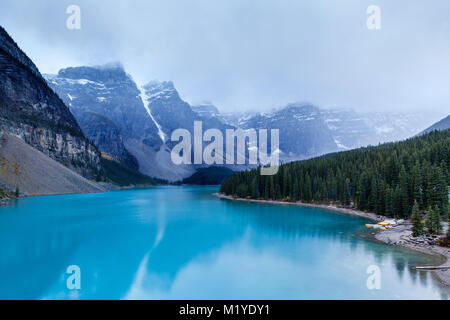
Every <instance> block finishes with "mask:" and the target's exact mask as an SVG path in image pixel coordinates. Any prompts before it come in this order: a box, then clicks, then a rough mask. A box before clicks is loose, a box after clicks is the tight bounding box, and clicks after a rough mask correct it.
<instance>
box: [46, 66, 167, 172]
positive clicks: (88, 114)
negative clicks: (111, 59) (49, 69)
mask: <svg viewBox="0 0 450 320" xmlns="http://www.w3.org/2000/svg"><path fill="white" fill-rule="evenodd" d="M44 76H45V78H46V80H47V82H48V84H49V85H50V86H51V87H52V88H53V89H54V90H55V91H56V92H57V93H58V95H59V96H60V97H61V99H63V100H64V101H65V103H66V104H67V105H68V106H69V108H70V110H71V111H72V113H73V114H74V116H75V117H76V119H77V121H78V123H79V124H80V126H81V128H82V130H83V133H84V134H85V135H86V136H87V137H88V138H89V140H90V141H92V142H94V144H95V145H96V146H98V147H99V149H100V150H101V151H102V152H105V153H108V154H109V155H110V156H112V157H114V158H115V159H117V160H119V161H120V162H121V163H122V164H124V165H126V166H127V167H128V168H130V169H133V170H137V169H138V168H139V167H140V165H139V164H138V160H140V161H139V162H142V161H144V159H139V158H138V159H137V160H136V158H135V156H134V155H133V154H132V153H131V152H130V151H129V149H128V148H127V145H135V144H139V145H141V144H142V145H145V147H146V148H149V149H151V150H153V152H157V151H158V150H159V148H160V147H161V145H162V141H161V139H160V137H159V136H158V128H157V127H156V125H155V123H154V122H153V121H152V119H151V118H150V117H149V115H148V113H147V111H146V110H145V108H144V105H143V103H142V99H141V96H140V95H141V91H140V90H139V89H138V88H137V86H136V84H135V82H134V81H133V80H132V78H131V77H130V76H129V75H128V74H126V73H125V71H124V70H123V68H122V67H121V66H120V65H105V66H99V67H73V68H66V69H61V70H60V71H59V73H58V74H57V75H44ZM144 173H146V174H149V172H144Z"/></svg>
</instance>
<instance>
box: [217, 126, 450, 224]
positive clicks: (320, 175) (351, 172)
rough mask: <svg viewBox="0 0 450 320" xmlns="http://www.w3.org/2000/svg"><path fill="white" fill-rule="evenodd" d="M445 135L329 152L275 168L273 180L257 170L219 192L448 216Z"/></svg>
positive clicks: (448, 139) (449, 159)
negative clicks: (434, 209)
mask: <svg viewBox="0 0 450 320" xmlns="http://www.w3.org/2000/svg"><path fill="white" fill-rule="evenodd" d="M449 165H450V130H445V131H433V132H431V133H428V134H426V135H423V136H420V137H415V138H411V139H408V140H405V141H402V142H397V143H388V144H383V145H379V146H376V147H366V148H360V149H356V150H351V151H347V152H340V153H333V154H329V155H326V156H321V157H318V158H314V159H310V160H305V161H298V162H292V163H288V164H283V165H281V166H280V170H279V171H278V173H277V174H276V175H274V176H261V175H260V173H259V170H260V169H254V170H251V171H244V172H241V173H239V174H236V175H234V176H232V177H231V178H229V179H228V180H226V181H225V182H224V183H223V184H222V186H221V189H220V191H221V192H222V193H224V194H227V195H233V196H237V197H240V198H252V199H266V200H269V199H271V200H285V201H302V202H315V203H330V202H335V203H337V204H340V205H343V206H354V207H356V208H357V209H359V210H368V211H371V212H375V213H377V214H381V215H386V216H396V217H408V216H409V215H410V214H411V209H412V206H413V204H414V200H417V202H418V203H419V206H420V208H421V209H426V208H428V207H430V206H432V207H434V206H438V208H439V209H440V212H441V216H447V215H448V187H447V186H448V185H450V167H449Z"/></svg>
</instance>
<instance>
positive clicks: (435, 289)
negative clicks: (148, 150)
mask: <svg viewBox="0 0 450 320" xmlns="http://www.w3.org/2000/svg"><path fill="white" fill-rule="evenodd" d="M217 189H218V188H217V187H154V188H146V189H134V190H124V191H114V192H109V193H101V194H82V195H64V196H44V197H33V198H26V199H21V200H17V201H15V202H14V203H13V205H11V206H7V207H1V208H0V256H1V260H0V277H1V278H0V298H2V299H10V298H16V299H17V298H18V299H447V298H448V297H449V296H450V292H449V289H448V287H444V286H442V285H441V284H440V283H439V282H438V281H437V280H436V279H435V278H434V277H432V274H431V273H430V272H426V271H421V272H418V271H414V270H412V269H411V266H414V265H417V264H422V263H437V262H438V261H436V259H435V258H430V256H427V255H423V254H419V253H416V252H413V251H410V250H406V249H402V248H397V247H393V246H387V245H383V244H380V243H377V242H374V241H372V240H370V237H369V236H370V234H369V231H368V230H367V229H366V228H365V227H364V224H365V223H366V222H367V221H366V220H365V219H361V218H356V217H351V216H346V215H342V214H337V213H334V212H328V211H324V210H318V209H312V208H301V207H294V206H273V205H266V204H257V203H245V202H233V201H227V200H220V199H217V198H215V197H214V196H212V195H211V193H213V192H215V191H217ZM71 265H76V266H78V267H79V268H80V269H79V270H80V277H79V282H77V283H79V284H80V285H81V289H79V290H77V289H74V290H70V289H69V288H68V286H67V282H68V280H69V283H74V282H73V280H74V275H72V274H71V273H69V274H68V273H67V268H68V267H69V266H71ZM371 265H376V266H378V268H379V270H380V283H381V289H379V290H378V289H373V290H369V289H368V287H367V279H368V277H369V276H371V275H370V274H367V273H366V271H367V268H368V267H369V266H371ZM75 275H76V274H75Z"/></svg>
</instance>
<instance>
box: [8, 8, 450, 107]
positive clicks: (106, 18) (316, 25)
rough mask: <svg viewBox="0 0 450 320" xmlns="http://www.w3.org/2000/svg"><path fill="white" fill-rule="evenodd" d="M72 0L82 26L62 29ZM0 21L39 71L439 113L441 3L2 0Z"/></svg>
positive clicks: (445, 57) (445, 42)
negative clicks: (110, 65) (372, 19)
mask: <svg viewBox="0 0 450 320" xmlns="http://www.w3.org/2000/svg"><path fill="white" fill-rule="evenodd" d="M71 4H75V5H78V6H79V7H80V8H81V30H69V29H67V28H66V20H67V18H68V16H69V15H68V14H66V9H67V7H68V6H69V5H71ZM372 4H375V5H378V6H379V7H380V9H381V29H380V30H369V29H368V28H367V26H366V20H367V18H368V16H369V15H368V14H367V13H366V9H367V7H368V6H369V5H372ZM0 24H1V25H3V26H4V27H5V28H6V30H7V31H8V32H9V33H10V34H11V36H12V37H13V38H14V39H15V40H16V42H17V43H18V44H19V46H20V47H21V48H22V49H23V50H24V51H25V52H26V53H27V54H28V55H29V56H30V57H31V59H32V60H33V61H34V62H35V63H36V65H37V66H38V68H39V69H40V71H41V72H43V73H56V72H57V71H58V70H59V69H60V68H63V67H68V66H77V65H97V64H104V63H107V62H115V61H120V62H122V63H123V65H124V67H125V69H126V70H127V72H128V73H130V74H131V75H132V76H133V78H134V79H135V80H136V81H137V82H138V83H140V84H142V83H144V82H147V81H149V80H152V79H159V80H172V81H174V83H175V86H176V87H177V89H178V91H179V92H180V94H181V96H182V97H183V98H184V99H185V100H187V101H188V102H190V103H197V102H200V101H204V100H205V101H212V102H213V103H214V104H215V105H217V106H218V107H219V109H220V110H222V111H242V110H250V109H253V110H260V111H264V110H267V109H270V108H273V107H279V106H282V105H284V104H286V103H289V102H294V101H299V102H311V103H315V104H317V105H318V106H321V107H350V108H354V109H355V110H359V111H372V110H392V111H426V112H429V113H430V114H439V115H444V114H448V113H449V111H450V1H448V0H433V1H425V0H395V1H392V0H386V1H382V0H370V1H366V0H338V1H337V0H309V1H306V0H292V1H290V0H271V1H265V0H254V1H248V0H189V1H187V0H147V1H132V0H130V1H113V0H109V1H103V0H86V1H82V0H71V1H64V0H53V1H51V0H40V1H33V0H29V1H25V0H1V1H0Z"/></svg>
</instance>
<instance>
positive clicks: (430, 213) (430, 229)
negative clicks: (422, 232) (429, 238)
mask: <svg viewBox="0 0 450 320" xmlns="http://www.w3.org/2000/svg"><path fill="white" fill-rule="evenodd" d="M433 215H434V211H433V209H431V207H428V211H427V217H426V219H425V228H426V229H427V232H428V233H434V226H433V219H432V216H433Z"/></svg>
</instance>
